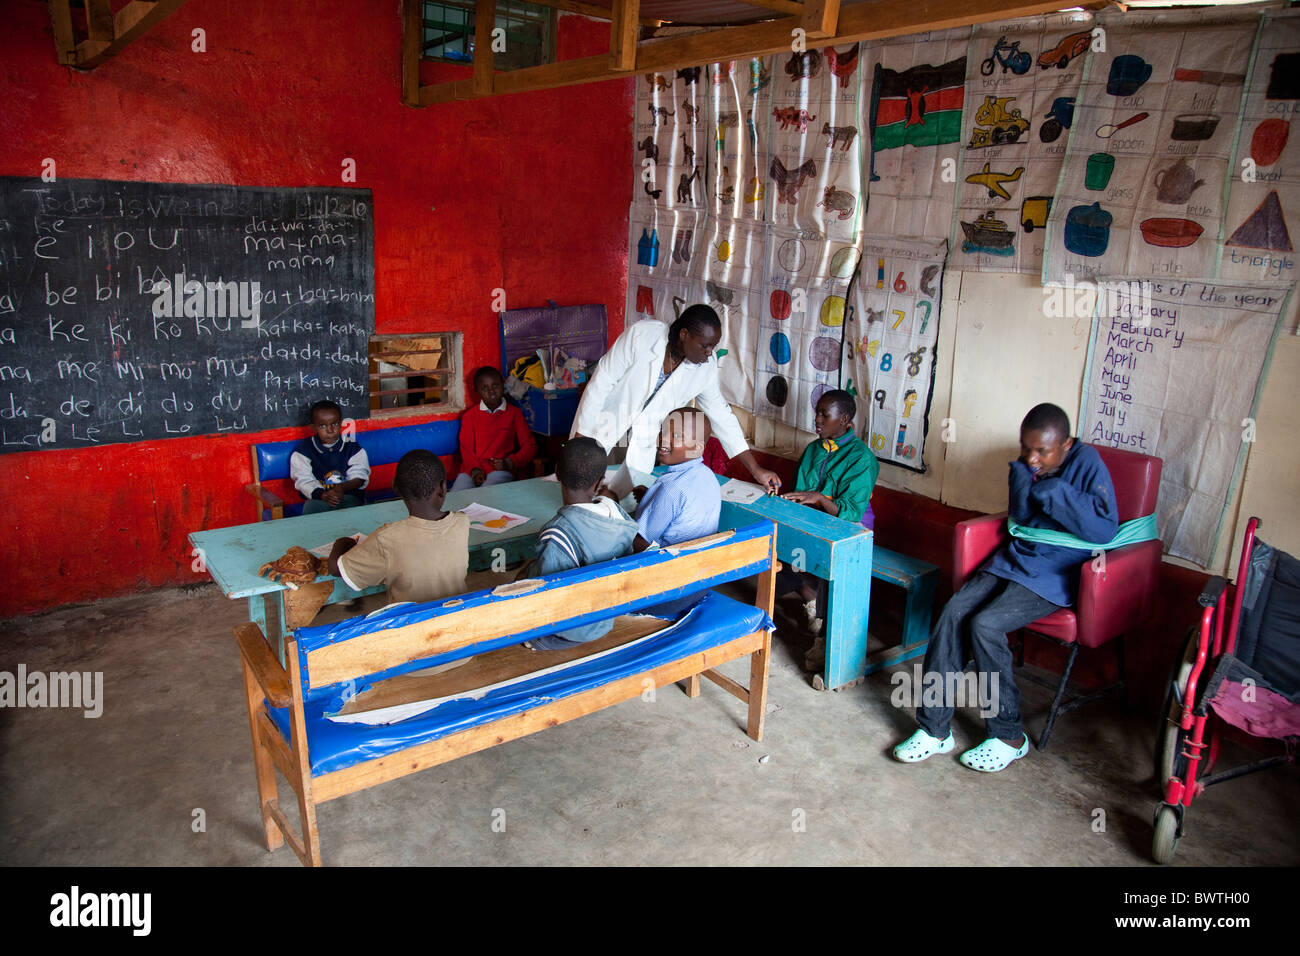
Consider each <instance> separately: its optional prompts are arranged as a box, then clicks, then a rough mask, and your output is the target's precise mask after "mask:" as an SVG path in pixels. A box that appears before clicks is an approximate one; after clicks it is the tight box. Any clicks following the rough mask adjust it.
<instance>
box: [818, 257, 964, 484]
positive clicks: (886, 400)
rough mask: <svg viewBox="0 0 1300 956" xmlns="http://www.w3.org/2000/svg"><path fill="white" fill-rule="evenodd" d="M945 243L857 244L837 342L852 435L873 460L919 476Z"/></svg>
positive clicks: (941, 285)
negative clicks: (844, 361)
mask: <svg viewBox="0 0 1300 956" xmlns="http://www.w3.org/2000/svg"><path fill="white" fill-rule="evenodd" d="M947 252H948V242H947V240H945V239H940V240H937V241H934V240H924V239H892V240H890V239H886V240H881V241H880V242H864V244H863V247H862V269H861V271H860V273H859V275H858V281H857V284H856V285H855V286H854V291H853V321H851V322H850V323H849V328H848V330H847V334H846V336H845V341H846V345H847V351H849V353H850V355H851V357H852V361H851V362H850V364H849V368H850V369H851V370H852V371H851V374H852V378H851V379H850V380H848V381H846V383H845V386H844V387H845V388H846V389H848V390H849V391H851V392H855V393H856V395H857V399H858V419H857V429H858V434H859V435H861V436H862V439H863V441H865V442H867V444H868V445H869V446H870V447H871V450H872V451H873V452H874V453H875V455H876V457H877V458H879V459H880V460H881V461H890V462H893V463H894V464H897V465H902V466H903V467H905V468H911V469H913V470H914V471H924V470H925V464H924V463H923V462H922V460H921V453H922V451H923V450H924V448H925V436H926V432H927V431H928V429H929V412H930V395H931V392H932V391H933V387H934V353H935V347H936V345H937V343H938V341H939V296H940V291H941V289H942V288H943V268H944V261H945V259H946V258H947Z"/></svg>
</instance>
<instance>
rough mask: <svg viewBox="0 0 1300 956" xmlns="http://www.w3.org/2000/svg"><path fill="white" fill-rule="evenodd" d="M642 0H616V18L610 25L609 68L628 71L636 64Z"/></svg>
mask: <svg viewBox="0 0 1300 956" xmlns="http://www.w3.org/2000/svg"><path fill="white" fill-rule="evenodd" d="M640 12H641V0H614V20H613V21H612V22H611V23H610V25H609V68H610V69H611V70H619V71H628V70H631V69H632V68H634V67H635V66H636V49H637V38H638V35H639V34H640V32H641V26H640V24H639V23H638V22H637V18H638V16H639V15H640Z"/></svg>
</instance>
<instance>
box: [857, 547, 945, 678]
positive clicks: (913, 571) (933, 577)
mask: <svg viewBox="0 0 1300 956" xmlns="http://www.w3.org/2000/svg"><path fill="white" fill-rule="evenodd" d="M871 576H872V577H873V578H875V579H876V580H877V581H884V582H885V583H886V584H893V585H895V586H896V587H900V588H902V589H903V590H904V591H906V592H907V603H906V606H905V610H904V611H903V636H902V638H901V639H900V640H899V642H898V644H897V645H896V646H891V647H886V648H882V649H881V650H877V651H872V652H870V653H869V654H868V655H867V669H866V672H865V673H867V674H874V673H875V672H876V671H878V670H882V669H884V668H886V667H891V666H893V665H894V664H901V663H902V662H903V661H910V660H911V659H912V658H913V657H919V656H920V655H922V654H924V653H925V648H926V645H927V644H929V642H930V623H931V619H932V617H933V614H934V610H933V608H934V589H935V585H936V584H938V583H939V566H938V565H935V564H931V563H930V562H929V561H922V560H921V559H920V558H911V557H908V556H907V555H905V554H899V553H898V552H897V551H890V550H889V549H888V548H882V547H880V545H879V544H877V545H876V546H875V548H873V549H872V552H871Z"/></svg>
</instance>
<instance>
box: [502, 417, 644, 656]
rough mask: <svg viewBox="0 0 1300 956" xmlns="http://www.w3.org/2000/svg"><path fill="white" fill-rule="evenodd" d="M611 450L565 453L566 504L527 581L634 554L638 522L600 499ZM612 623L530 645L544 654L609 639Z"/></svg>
mask: <svg viewBox="0 0 1300 956" xmlns="http://www.w3.org/2000/svg"><path fill="white" fill-rule="evenodd" d="M605 458H606V455H605V449H604V448H602V447H601V446H600V443H599V442H597V441H596V440H595V439H594V438H573V439H570V441H569V443H568V444H567V445H565V446H564V450H563V451H562V452H561V453H560V461H559V466H558V467H557V468H556V475H557V476H558V477H559V479H560V494H561V497H562V498H563V501H564V505H563V507H561V508H560V510H559V511H558V512H557V513H556V515H555V517H554V518H552V519H551V520H550V521H548V522H547V523H546V524H545V526H544V527H543V528H542V533H541V535H540V536H539V537H538V541H537V555H536V557H534V558H533V560H532V561H531V562H530V563H529V564H528V565H527V566H526V567H525V568H524V571H523V573H522V576H523V577H538V576H541V575H544V574H555V573H557V572H559V571H568V570H570V569H572V568H579V567H583V566H585V565H588V564H598V563H599V562H601V561H610V560H612V559H614V558H621V557H623V556H624V555H628V554H631V553H632V542H633V540H634V539H635V538H636V534H637V526H636V522H635V521H633V520H632V519H631V518H629V517H628V516H627V512H625V511H624V510H623V509H622V508H620V507H619V506H618V502H616V501H614V500H613V499H612V498H606V497H603V496H601V495H598V494H597V492H596V489H597V488H599V487H600V485H601V483H602V482H604V480H605ZM613 626H614V622H613V621H612V620H607V621H597V622H596V623H594V624H584V625H582V626H580V627H574V628H570V629H568V630H565V631H560V632H558V633H556V634H550V635H547V636H546V637H541V638H535V639H533V640H531V641H528V642H527V644H528V646H530V647H533V648H536V649H540V650H562V649H564V648H569V647H573V646H575V645H577V644H586V643H588V642H590V641H594V640H596V639H597V638H600V637H604V636H605V635H606V634H608V633H609V631H610V629H611V628H612V627H613Z"/></svg>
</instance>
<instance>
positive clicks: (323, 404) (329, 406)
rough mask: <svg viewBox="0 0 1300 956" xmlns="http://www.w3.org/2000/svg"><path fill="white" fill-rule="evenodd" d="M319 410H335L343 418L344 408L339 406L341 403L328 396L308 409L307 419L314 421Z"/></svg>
mask: <svg viewBox="0 0 1300 956" xmlns="http://www.w3.org/2000/svg"><path fill="white" fill-rule="evenodd" d="M317 412H333V413H334V414H335V415H337V416H338V417H339V418H340V419H342V418H343V409H342V408H340V407H339V403H338V402H332V401H330V400H329V399H328V398H326V399H322V400H321V401H319V402H316V403H315V404H314V405H312V407H311V408H310V409H308V411H307V421H309V422H314V421H315V420H316V413H317Z"/></svg>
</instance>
